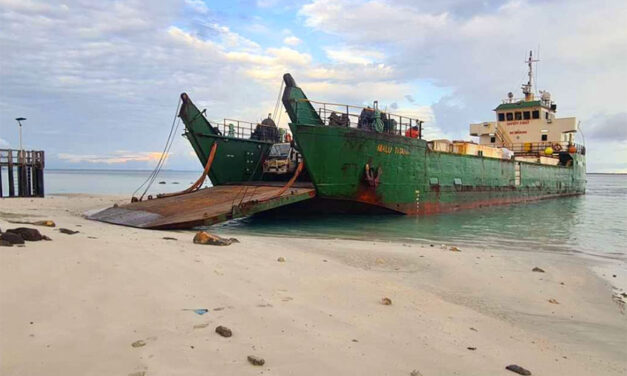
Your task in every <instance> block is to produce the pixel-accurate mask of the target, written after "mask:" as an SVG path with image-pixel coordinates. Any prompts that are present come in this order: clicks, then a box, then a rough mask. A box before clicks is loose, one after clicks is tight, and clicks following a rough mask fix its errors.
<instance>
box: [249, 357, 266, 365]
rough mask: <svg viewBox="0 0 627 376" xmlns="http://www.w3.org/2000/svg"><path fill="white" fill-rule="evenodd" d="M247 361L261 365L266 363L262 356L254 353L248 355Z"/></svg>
mask: <svg viewBox="0 0 627 376" xmlns="http://www.w3.org/2000/svg"><path fill="white" fill-rule="evenodd" d="M248 362H249V363H250V364H252V365H253V366H263V365H264V364H266V361H265V360H264V359H263V358H260V357H258V356H255V355H248Z"/></svg>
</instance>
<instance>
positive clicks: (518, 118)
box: [514, 112, 522, 120]
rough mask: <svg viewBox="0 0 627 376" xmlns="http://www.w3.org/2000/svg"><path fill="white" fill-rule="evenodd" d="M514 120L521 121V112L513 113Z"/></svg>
mask: <svg viewBox="0 0 627 376" xmlns="http://www.w3.org/2000/svg"><path fill="white" fill-rule="evenodd" d="M514 119H516V120H522V113H521V112H515V113H514Z"/></svg>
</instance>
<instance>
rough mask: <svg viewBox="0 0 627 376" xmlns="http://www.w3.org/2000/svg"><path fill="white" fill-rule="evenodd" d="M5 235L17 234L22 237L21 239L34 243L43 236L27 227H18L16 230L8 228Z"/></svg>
mask: <svg viewBox="0 0 627 376" xmlns="http://www.w3.org/2000/svg"><path fill="white" fill-rule="evenodd" d="M7 233H13V234H17V235H19V236H21V237H22V239H24V240H27V241H30V242H36V241H39V240H42V239H43V236H42V235H41V233H40V232H39V230H37V229H34V228H28V227H18V228H10V229H8V230H7Z"/></svg>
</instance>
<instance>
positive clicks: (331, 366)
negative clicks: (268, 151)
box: [0, 195, 627, 376]
mask: <svg viewBox="0 0 627 376" xmlns="http://www.w3.org/2000/svg"><path fill="white" fill-rule="evenodd" d="M125 199H126V198H125V197H114V196H93V195H57V196H49V197H46V198H44V199H2V200H0V228H1V229H2V230H3V231H4V230H6V229H7V228H14V227H19V226H26V227H35V226H27V225H18V224H14V223H10V222H9V221H35V220H43V219H50V220H53V221H54V222H56V225H57V227H56V228H48V227H39V226H38V227H36V228H37V229H38V230H40V231H41V233H42V234H45V235H48V236H49V237H50V238H52V241H39V242H27V243H26V245H25V246H24V247H16V246H14V247H0V374H2V375H134V376H139V375H151V376H152V375H260V374H264V375H410V373H411V372H412V371H414V370H415V371H416V372H415V373H414V375H423V376H434V375H514V373H512V372H510V371H508V370H506V369H505V367H506V366H507V365H510V364H518V365H520V366H522V367H524V368H526V369H528V370H530V371H531V372H532V374H533V375H624V374H625V373H626V372H627V317H626V316H625V314H624V307H621V306H620V305H619V304H617V302H616V301H614V300H613V299H612V295H613V293H615V291H616V290H613V289H612V287H613V286H612V284H611V282H612V280H611V278H613V277H611V276H610V277H609V279H602V278H600V275H599V274H598V273H595V272H594V271H593V270H592V268H591V265H592V266H595V267H598V268H600V269H598V270H604V273H612V266H611V265H610V266H609V267H608V266H607V265H604V264H602V263H601V261H598V262H597V265H595V262H594V261H591V260H587V259H585V258H583V257H578V256H576V255H572V254H556V253H547V252H541V251H540V250H528V251H526V252H514V251H503V250H499V249H479V248H470V247H466V246H465V245H464V244H446V245H445V246H442V245H441V244H433V245H431V244H420V243H392V242H378V241H356V240H336V239H305V238H278V237H261V236H246V235H241V234H237V235H236V237H237V238H238V239H239V241H240V242H239V243H236V244H233V245H230V246H227V247H217V246H208V245H197V244H193V243H192V238H193V236H194V232H193V231H149V230H139V229H134V228H127V227H120V226H114V225H109V224H103V223H99V222H94V221H89V220H87V219H85V218H84V217H83V214H84V213H85V212H86V211H88V210H93V209H96V208H104V207H107V206H110V205H112V204H113V203H115V202H123V201H124V200H125ZM60 227H63V228H68V229H72V230H77V231H80V232H79V233H77V234H74V235H66V234H63V233H60V232H59V231H58V228H60ZM218 235H227V236H228V235H229V234H221V233H218ZM164 237H171V238H174V239H175V240H172V239H164ZM451 247H458V248H459V249H460V250H461V251H453V250H451ZM279 257H283V258H284V259H285V261H284V262H279V261H277V259H278V258H279ZM534 267H539V268H541V269H543V270H544V272H533V271H532V269H533V268H534ZM616 274H618V276H617V277H616V280H617V281H619V280H624V278H625V275H624V271H618V270H617V271H616ZM385 297H387V298H389V299H390V300H391V302H392V304H391V305H384V304H382V302H381V301H382V299H383V298H385ZM194 309H206V310H207V312H206V313H205V314H202V315H199V314H197V313H195V312H194V311H193V310H194ZM218 325H223V326H226V327H228V328H230V329H231V330H232V333H233V335H232V337H229V338H224V337H221V336H220V335H218V334H217V333H216V332H215V328H216V327H217V326H218ZM138 341H139V342H138ZM133 344H135V346H133ZM249 355H255V356H258V357H261V358H263V359H264V360H265V364H264V365H263V366H254V365H251V364H250V363H249V362H248V361H247V356H249Z"/></svg>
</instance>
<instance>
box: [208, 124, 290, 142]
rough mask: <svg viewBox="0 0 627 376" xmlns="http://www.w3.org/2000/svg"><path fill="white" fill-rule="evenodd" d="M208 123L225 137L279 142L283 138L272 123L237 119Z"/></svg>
mask: <svg viewBox="0 0 627 376" xmlns="http://www.w3.org/2000/svg"><path fill="white" fill-rule="evenodd" d="M209 124H211V126H212V127H213V129H214V131H216V132H217V133H218V134H219V135H221V136H225V137H233V138H241V139H249V140H251V139H252V140H260V141H271V142H280V141H281V139H282V138H283V136H282V134H281V133H282V132H280V130H279V128H278V127H276V126H273V125H265V124H261V123H253V122H250V121H244V120H237V119H223V120H222V121H221V122H219V121H210V122H209Z"/></svg>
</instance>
